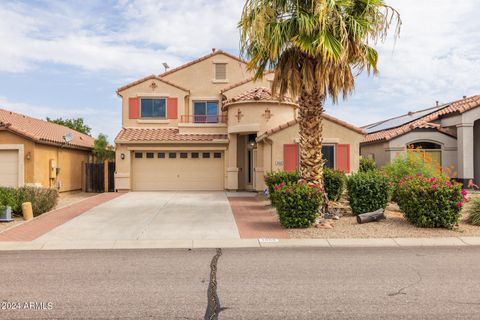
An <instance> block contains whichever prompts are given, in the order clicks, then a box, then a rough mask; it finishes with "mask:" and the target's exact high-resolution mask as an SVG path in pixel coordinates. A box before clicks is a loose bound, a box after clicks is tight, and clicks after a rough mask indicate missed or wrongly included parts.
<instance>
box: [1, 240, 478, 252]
mask: <svg viewBox="0 0 480 320" xmlns="http://www.w3.org/2000/svg"><path fill="white" fill-rule="evenodd" d="M479 245H480V237H451V238H383V239H353V238H352V239H275V238H271V239H236V240H117V241H62V242H59V241H55V242H53V241H47V242H43V241H8V242H7V241H4V242H0V251H10V250H81V249H201V248H286V247H318V248H332V249H333V248H355V247H356V248H368V247H397V248H407V247H444V246H450V247H467V246H479Z"/></svg>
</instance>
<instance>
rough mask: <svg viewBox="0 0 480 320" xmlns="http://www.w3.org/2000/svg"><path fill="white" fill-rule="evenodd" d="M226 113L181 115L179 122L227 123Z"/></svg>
mask: <svg viewBox="0 0 480 320" xmlns="http://www.w3.org/2000/svg"><path fill="white" fill-rule="evenodd" d="M227 119H228V118H227V116H226V115H210V116H209V115H183V116H181V118H180V122H181V123H227Z"/></svg>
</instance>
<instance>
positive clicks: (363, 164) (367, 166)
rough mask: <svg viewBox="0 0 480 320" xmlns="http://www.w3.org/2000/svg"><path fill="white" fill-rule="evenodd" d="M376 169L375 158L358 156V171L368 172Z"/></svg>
mask: <svg viewBox="0 0 480 320" xmlns="http://www.w3.org/2000/svg"><path fill="white" fill-rule="evenodd" d="M375 170H377V166H376V164H375V160H373V159H368V158H360V167H359V168H358V171H359V172H368V171H375Z"/></svg>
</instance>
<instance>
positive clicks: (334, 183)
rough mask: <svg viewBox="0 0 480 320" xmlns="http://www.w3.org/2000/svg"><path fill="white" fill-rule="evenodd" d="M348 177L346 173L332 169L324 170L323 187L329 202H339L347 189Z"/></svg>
mask: <svg viewBox="0 0 480 320" xmlns="http://www.w3.org/2000/svg"><path fill="white" fill-rule="evenodd" d="M346 181H347V176H346V175H345V173H343V172H341V171H337V170H333V169H330V168H324V169H323V186H324V188H325V192H326V193H327V196H328V200H330V201H338V200H339V199H340V197H341V196H342V194H343V191H344V189H345V183H346Z"/></svg>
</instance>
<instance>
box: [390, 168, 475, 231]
mask: <svg viewBox="0 0 480 320" xmlns="http://www.w3.org/2000/svg"><path fill="white" fill-rule="evenodd" d="M466 194H467V192H466V191H465V190H463V189H462V185H461V184H459V183H453V182H451V181H450V179H449V178H447V177H442V178H437V177H425V176H423V175H422V174H417V175H415V176H407V177H404V178H403V179H402V180H400V182H399V183H398V187H397V192H396V198H397V203H398V206H399V207H400V209H401V210H402V211H403V213H404V215H405V218H407V220H408V221H410V222H411V223H412V224H414V225H415V226H417V227H421V228H447V229H452V228H453V227H454V226H455V225H456V224H457V222H458V220H459V218H460V211H461V209H462V205H463V202H464V201H466V198H465V195H466Z"/></svg>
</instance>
